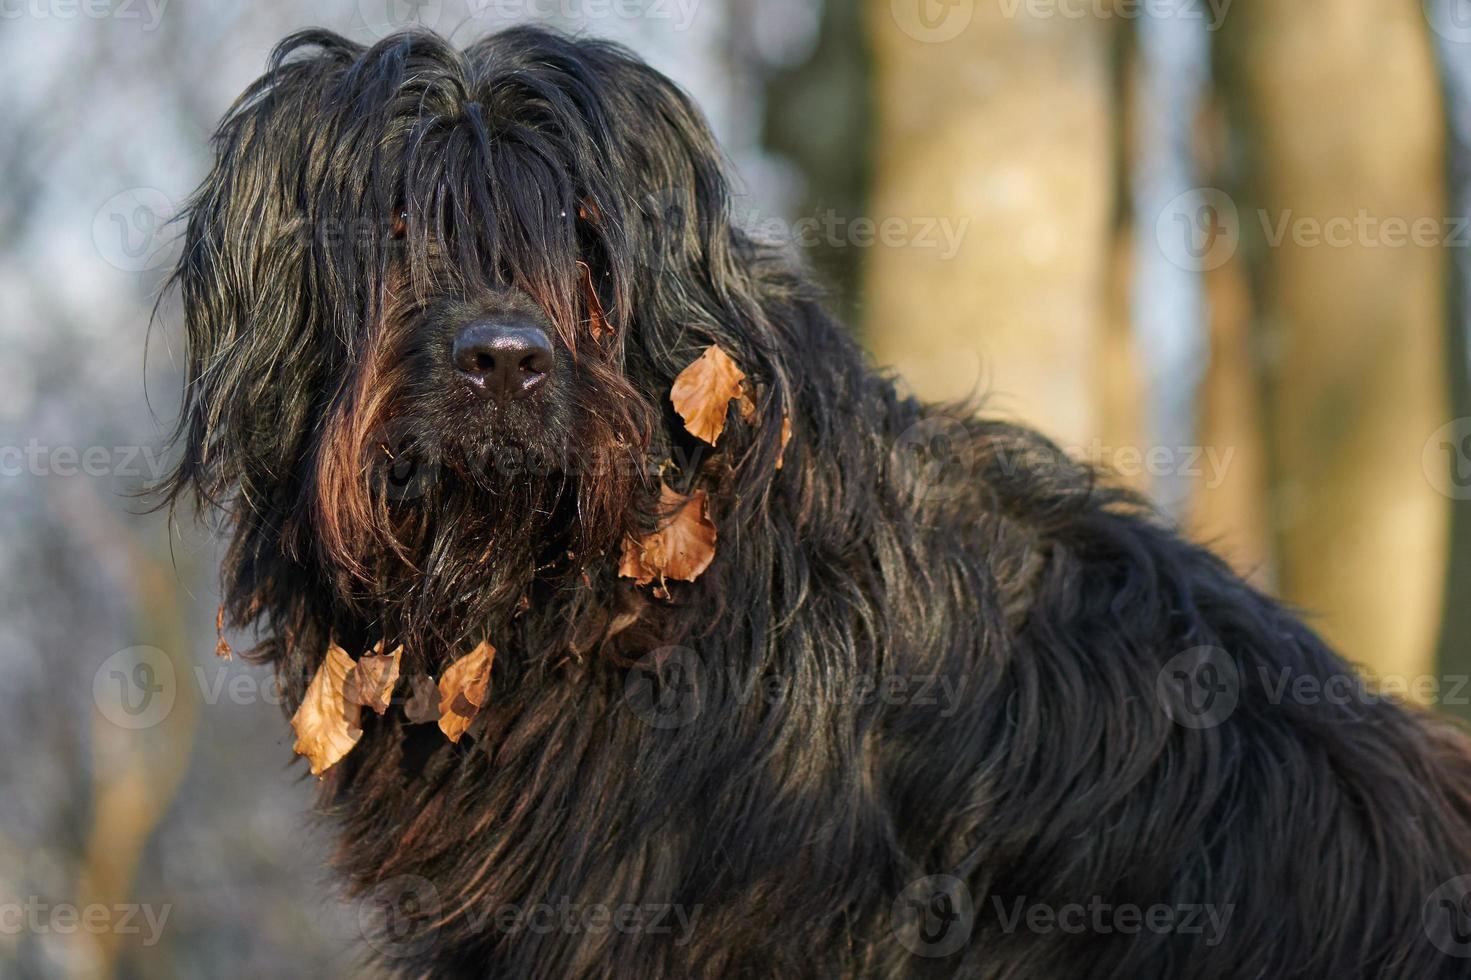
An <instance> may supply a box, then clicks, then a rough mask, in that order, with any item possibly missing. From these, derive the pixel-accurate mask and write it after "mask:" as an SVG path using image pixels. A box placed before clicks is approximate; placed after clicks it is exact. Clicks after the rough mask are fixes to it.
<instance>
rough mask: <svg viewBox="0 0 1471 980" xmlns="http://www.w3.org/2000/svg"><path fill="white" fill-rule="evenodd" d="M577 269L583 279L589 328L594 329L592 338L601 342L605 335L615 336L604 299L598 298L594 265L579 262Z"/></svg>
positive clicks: (583, 293)
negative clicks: (594, 280)
mask: <svg viewBox="0 0 1471 980" xmlns="http://www.w3.org/2000/svg"><path fill="white" fill-rule="evenodd" d="M577 271H578V274H579V275H580V277H581V280H582V298H583V301H584V302H585V303H586V304H587V320H588V329H589V330H591V331H592V339H593V340H596V341H598V342H600V343H601V342H602V339H603V338H604V337H611V336H613V334H614V332H615V331H614V330H613V325H612V324H611V323H609V322H608V317H607V315H606V314H605V313H604V312H603V301H602V300H601V299H599V298H598V288H597V285H596V284H595V283H594V282H593V278H592V266H590V265H588V264H587V263H586V262H578V263H577Z"/></svg>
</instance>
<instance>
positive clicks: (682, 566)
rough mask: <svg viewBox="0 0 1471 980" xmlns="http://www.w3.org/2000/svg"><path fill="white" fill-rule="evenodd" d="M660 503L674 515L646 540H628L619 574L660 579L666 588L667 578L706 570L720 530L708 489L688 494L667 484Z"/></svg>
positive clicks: (687, 577)
mask: <svg viewBox="0 0 1471 980" xmlns="http://www.w3.org/2000/svg"><path fill="white" fill-rule="evenodd" d="M660 505H661V507H662V509H663V510H664V511H665V513H667V514H669V515H671V516H669V517H668V518H667V519H666V521H665V523H664V524H663V525H662V526H661V527H660V528H659V529H658V530H657V531H655V532H654V533H653V534H650V535H648V536H647V537H645V538H644V539H643V540H642V541H634V540H633V539H631V538H630V539H629V540H627V541H625V542H624V545H623V559H622V561H621V562H619V565H618V574H619V575H621V576H623V577H624V578H631V579H633V580H634V581H635V582H636V583H637V584H639V585H648V584H649V583H650V582H653V581H655V580H656V579H657V580H658V582H659V586H660V588H661V589H664V588H665V585H664V580H665V579H671V578H672V579H677V580H679V581H681V582H693V581H694V580H695V579H697V578H699V577H700V576H701V575H702V574H704V572H705V569H707V568H709V567H710V563H711V562H712V561H714V560H715V540H716V537H717V534H716V530H715V525H714V524H713V523H712V522H711V521H710V517H709V506H710V500H709V495H708V494H707V493H706V492H705V491H704V490H696V491H695V492H694V493H693V494H692V495H691V496H689V497H685V496H682V495H681V494H679V493H677V492H676V491H674V490H671V489H670V488H669V487H668V486H665V487H664V488H663V490H662V491H661V493H660ZM666 594H667V592H666Z"/></svg>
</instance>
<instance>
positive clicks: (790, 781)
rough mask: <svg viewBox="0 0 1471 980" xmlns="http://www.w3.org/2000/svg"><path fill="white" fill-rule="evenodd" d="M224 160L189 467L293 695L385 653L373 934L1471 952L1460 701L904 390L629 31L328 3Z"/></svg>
mask: <svg viewBox="0 0 1471 980" xmlns="http://www.w3.org/2000/svg"><path fill="white" fill-rule="evenodd" d="M215 149H216V159H215V164H214V167H213V170H212V171H211V172H210V174H209V176H208V178H207V179H206V180H205V182H204V184H203V186H202V188H201V189H200V191H199V192H198V194H197V196H196V197H195V198H194V199H193V201H192V202H191V206H190V208H189V216H188V230H187V237H186V242H185V250H184V253H183V257H182V259H181V264H180V266H179V268H178V270H177V274H176V279H177V283H178V284H179V286H180V287H181V290H182V299H183V305H184V311H185V315H186V318H187V330H188V336H189V350H190V354H189V374H188V382H187V388H186V392H185V409H184V414H183V417H182V420H181V423H180V429H179V434H178V439H179V442H180V445H181V449H182V458H181V461H180V462H179V464H178V468H177V471H176V472H175V473H173V475H172V478H171V480H170V481H169V483H168V484H167V486H166V487H165V490H166V491H167V492H168V494H169V496H170V499H174V500H177V499H179V498H181V497H195V498H197V499H198V501H199V502H200V503H201V504H202V505H203V506H206V507H209V506H214V507H218V508H219V509H220V511H221V512H222V513H223V514H225V515H227V518H228V527H229V535H230V547H229V552H228V558H227V561H226V565H225V614H226V615H227V617H228V619H229V620H230V621H231V622H233V623H234V624H235V625H237V626H240V627H253V628H254V629H255V630H256V632H257V636H258V638H259V641H260V642H259V646H258V647H257V648H256V649H254V651H253V653H252V655H253V656H254V657H255V658H257V659H259V660H261V661H263V662H266V663H269V664H272V665H274V666H275V668H276V670H277V671H278V672H279V673H280V675H281V677H282V678H283V679H284V681H285V686H286V689H287V691H288V693H289V702H290V704H289V708H290V709H291V710H292V711H293V712H295V711H296V710H297V708H298V706H300V705H301V704H302V702H303V700H307V701H309V702H311V704H312V705H313V707H312V710H313V711H316V712H318V713H319V714H320V713H322V712H324V711H325V712H326V714H328V715H334V712H335V715H334V717H337V718H338V720H339V721H341V720H342V719H343V718H347V719H348V722H351V721H352V718H353V717H356V716H357V714H358V707H357V705H356V704H353V705H351V706H350V707H347V706H346V705H347V695H345V694H343V693H342V682H343V675H342V671H343V669H345V668H353V665H352V664H351V663H347V660H348V659H349V658H350V659H351V660H355V661H358V662H359V666H358V667H357V668H353V669H355V670H361V671H365V670H366V668H365V667H364V666H363V662H362V661H361V658H363V657H364V656H366V655H368V654H370V652H371V651H373V650H374V648H378V651H379V654H380V656H381V655H383V654H384V652H385V651H387V650H390V649H392V648H395V647H398V646H399V645H401V646H402V653H401V660H400V661H399V666H400V667H401V675H400V677H399V680H398V683H397V689H396V691H395V693H394V694H393V697H392V703H391V704H387V705H384V707H385V709H386V710H385V711H384V713H382V714H378V713H376V712H373V711H369V710H363V711H361V720H360V722H359V723H357V724H360V726H361V734H360V737H359V736H358V734H357V724H350V723H348V722H344V724H343V732H342V733H339V734H340V736H341V741H340V744H339V745H338V746H337V748H336V750H335V751H334V752H333V753H332V757H331V758H329V759H326V760H314V761H316V762H318V768H321V767H323V766H325V765H326V764H327V763H330V762H334V761H335V764H333V765H330V767H329V768H326V772H325V777H324V783H323V793H324V807H325V808H326V809H327V810H328V812H329V813H330V814H332V815H333V817H334V818H335V819H336V820H337V821H338V822H339V824H340V829H341V840H342V845H341V849H340V854H339V863H340V865H341V867H342V869H343V870H344V872H345V874H346V876H347V878H348V880H349V881H350V882H351V883H352V885H353V886H354V887H355V889H356V890H357V892H358V893H359V894H365V895H367V896H369V897H370V898H371V899H372V901H373V902H377V903H383V904H386V905H387V906H388V907H387V909H386V911H387V913H388V915H387V917H386V921H383V922H378V921H377V916H376V914H375V915H374V916H368V917H367V919H368V920H371V921H372V922H374V923H377V925H379V926H382V927H383V928H382V930H379V929H370V930H368V934H367V936H366V937H365V943H364V947H365V949H372V950H377V953H378V956H377V958H378V959H380V960H381V961H382V962H384V963H386V964H388V965H389V967H390V968H392V969H394V970H397V971H399V972H402V973H404V974H408V975H433V976H449V977H456V976H497V977H500V976H506V977H511V976H547V977H574V976H617V977H633V976H649V977H693V976H711V977H726V976H749V977H771V976H783V977H784V976H834V977H836V976H920V975H925V976H929V975H934V976H942V975H944V976H948V975H962V976H973V977H993V978H1034V977H1035V978H1059V977H1089V978H1120V980H1138V978H1155V977H1160V978H1171V977H1190V978H1193V980H1208V978H1231V980H1237V978H1270V980H1287V978H1324V977H1335V978H1347V977H1364V978H1368V977H1376V978H1382V977H1403V978H1415V980H1422V978H1426V977H1432V976H1451V975H1456V976H1463V975H1465V976H1471V959H1468V958H1467V956H1468V954H1471V917H1468V916H1467V915H1466V912H1467V909H1468V907H1471V899H1468V894H1471V879H1465V878H1462V877H1461V876H1462V875H1467V874H1471V755H1468V748H1467V742H1466V740H1465V739H1464V738H1463V737H1462V736H1461V735H1460V734H1459V733H1458V732H1457V731H1455V730H1453V729H1451V728H1450V727H1448V726H1447V725H1445V724H1443V723H1441V722H1439V721H1437V720H1435V719H1434V718H1432V717H1429V716H1427V715H1424V714H1421V713H1418V712H1416V711H1413V710H1410V709H1408V708H1405V707H1402V706H1399V705H1397V704H1395V703H1392V702H1391V701H1389V700H1386V699H1383V698H1380V697H1378V696H1376V695H1375V694H1374V693H1373V692H1372V691H1370V690H1368V689H1366V688H1364V687H1362V686H1361V685H1359V684H1358V683H1357V682H1355V681H1354V680H1353V676H1354V675H1353V673H1352V671H1351V669H1350V668H1349V667H1348V666H1347V665H1346V664H1345V663H1344V662H1343V661H1342V660H1340V659H1339V658H1338V657H1336V656H1335V655H1334V654H1333V653H1331V652H1330V651H1329V650H1327V649H1326V648H1325V647H1324V645H1323V644H1322V642H1320V641H1319V640H1318V638H1317V637H1315V636H1314V635H1313V633H1312V632H1311V631H1310V630H1309V629H1307V628H1306V627H1305V626H1303V625H1302V624H1301V623H1300V622H1299V621H1298V620H1297V619H1295V618H1294V616H1293V615H1292V614H1291V613H1289V612H1288V611H1286V610H1284V609H1283V608H1282V607H1281V606H1279V605H1278V604H1276V603H1275V602H1273V601H1272V600H1271V599H1269V598H1266V597H1264V596H1263V595H1261V594H1260V593H1258V592H1256V591H1254V590H1253V589H1252V588H1250V587H1249V586H1247V585H1246V584H1244V583H1243V582H1242V581H1241V580H1239V579H1238V578H1237V577H1236V576H1234V575H1233V574H1232V573H1231V572H1230V571H1228V570H1227V568H1226V567H1225V565H1223V564H1222V563H1221V562H1220V561H1219V560H1217V559H1216V558H1214V557H1212V556H1211V555H1210V554H1208V553H1207V552H1206V551H1204V550H1202V549H1200V548H1197V547H1194V546H1192V545H1190V544H1187V543H1185V542H1183V541H1181V540H1180V539H1179V538H1178V537H1177V536H1176V535H1175V534H1174V533H1173V532H1172V531H1171V530H1170V529H1169V528H1168V527H1167V526H1165V525H1164V524H1163V523H1162V522H1161V521H1160V520H1159V519H1157V518H1156V517H1155V516H1154V515H1153V514H1152V513H1151V512H1150V510H1149V509H1148V507H1147V506H1145V505H1144V504H1143V503H1141V502H1140V501H1139V500H1137V499H1136V498H1134V497H1132V496H1130V495H1128V494H1126V493H1124V492H1122V491H1119V490H1115V489H1111V488H1110V487H1109V486H1108V485H1107V484H1106V483H1105V482H1101V481H1100V478H1099V477H1098V475H1097V474H1095V473H1093V472H1091V471H1090V470H1089V469H1087V468H1085V467H1083V466H1080V465H1077V464H1075V463H1074V462H1071V461H1069V459H1067V458H1066V457H1065V456H1064V455H1063V454H1062V453H1061V452H1059V451H1058V450H1057V449H1056V448H1054V447H1053V446H1052V445H1050V444H1049V443H1047V442H1046V441H1045V440H1043V439H1042V438H1040V437H1038V436H1037V435H1035V434H1033V433H1031V432H1029V431H1027V430H1025V429H1023V428H1019V427H1015V426H1013V425H1009V424H1003V423H1001V422H997V421H983V420H978V419H977V418H975V417H973V416H972V415H971V414H970V413H967V412H959V411H954V412H941V411H939V410H936V409H933V408H930V407H926V406H924V405H921V404H917V403H916V402H914V401H911V400H907V399H904V398H901V397H899V396H898V395H896V393H895V390H894V387H893V385H892V383H891V382H890V380H888V379H887V378H885V377H884V376H882V375H881V374H879V373H876V372H875V371H873V370H871V369H870V368H869V367H868V366H867V365H866V363H865V361H864V358H863V356H862V354H861V353H860V351H859V350H858V349H857V348H856V347H855V346H854V344H853V343H852V342H851V340H850V339H849V337H848V335H847V334H846V333H845V331H844V330H843V329H842V328H840V327H839V326H838V325H837V324H836V323H834V322H833V321H832V320H831V319H830V318H829V317H828V315H827V314H825V313H824V312H823V309H822V307H821V305H820V303H819V298H818V297H817V295H816V294H815V291H814V289H813V287H812V286H811V285H810V284H809V283H808V282H807V281H806V279H805V278H804V276H803V275H802V274H801V273H800V272H799V271H797V270H796V269H794V267H793V265H792V263H791V262H790V261H789V260H788V259H786V258H784V257H783V255H782V254H780V253H779V252H778V251H776V250H775V249H773V248H771V247H768V246H764V245H762V244H759V243H757V242H755V241H753V240H752V239H751V238H750V237H748V236H747V235H746V234H743V233H742V231H741V230H740V229H738V228H737V227H735V226H734V225H733V223H732V219H731V213H730V210H731V209H730V199H729V191H728V187H727V183H726V179H725V177H724V176H723V173H722V167H721V162H720V154H719V152H718V150H717V147H716V146H715V144H714V142H713V141H712V139H711V136H710V134H709V132H708V130H707V128H706V126H705V124H704V122H703V121H702V119H701V117H700V115H699V113H698V112H697V110H696V109H695V107H694V106H693V105H691V103H690V101H689V100H688V99H687V98H686V97H685V96H684V95H683V94H682V93H681V92H680V91H679V90H678V89H676V88H675V86H674V85H672V84H671V83H670V82H669V81H668V80H667V79H665V78H663V77H662V76H660V75H659V74H658V73H656V72H654V71H653V70H651V69H650V68H648V67H647V66H645V65H644V64H642V63H641V62H640V61H638V60H637V59H636V58H635V57H633V56H632V55H631V54H629V53H628V52H627V51H625V50H623V49H621V48H619V47H616V46H613V45H610V44H604V43H598V42H594V41H586V40H574V39H570V38H567V37H564V36H560V35H557V34H553V33H549V32H546V31H543V30H536V29H530V28H521V29H516V30H510V31H506V32H504V33H500V34H497V35H495V36H492V37H489V38H486V39H485V40H482V41H480V42H478V43H476V44H474V45H472V46H470V47H469V48H466V49H464V50H459V49H456V48H454V47H452V46H450V45H449V44H448V43H447V42H446V41H444V40H442V39H441V38H439V37H436V36H434V35H432V34H428V33H410V34H400V35H397V36H394V37H390V38H388V39H386V40H384V41H381V42H380V43H378V44H375V45H373V46H372V47H371V48H366V49H365V48H364V47H362V46H359V45H357V44H354V43H350V42H348V41H346V40H344V39H342V38H340V37H337V36H335V35H333V34H329V33H325V32H320V31H311V32H306V33H302V34H298V35H296V36H293V37H291V38H289V39H287V40H286V41H285V42H284V43H283V44H282V45H281V46H280V48H279V49H278V51H277V52H276V55H275V57H274V58H273V59H272V62H271V65H270V68H269V70H268V71H267V73H266V74H265V76H264V77H263V78H262V79H260V80H259V81H258V82H257V83H255V84H254V85H253V86H252V87H251V88H250V89H249V91H247V92H246V93H245V94H244V96H243V97H242V98H241V99H240V101H239V102H238V103H237V104H236V105H235V106H234V107H233V108H232V109H231V111H230V113H229V115H228V116H227V118H226V119H225V120H224V122H223V124H222V125H221V127H220V129H219V131H218V133H217V135H216V137H215ZM711 348H716V349H717V351H716V353H715V354H710V355H706V352H707V351H709V350H710V349H711ZM702 355H706V357H707V360H706V361H705V362H704V363H705V365H706V366H716V367H723V368H725V373H724V375H723V376H722V377H723V378H724V381H725V382H730V383H731V384H733V385H734V387H728V388H722V387H721V385H720V384H716V383H714V382H712V381H711V378H709V377H707V378H705V379H704V380H705V381H706V382H710V383H709V384H706V385H705V386H704V388H701V386H700V385H698V384H696V385H695V386H694V387H695V389H696V390H695V392H694V395H695V396H696V397H695V400H696V401H699V400H700V399H701V398H703V401H704V404H703V406H702V407H698V411H696V412H695V414H696V416H700V415H701V413H703V416H704V418H703V421H700V420H699V418H697V419H696V420H695V421H691V419H690V418H688V417H687V416H688V415H689V414H690V413H689V412H688V411H686V410H683V409H681V410H676V406H675V404H674V403H673V401H672V400H671V389H672V388H673V387H674V385H675V382H676V379H677V378H680V377H681V375H685V378H686V380H687V381H688V380H689V375H687V374H686V369H687V368H689V367H690V365H691V364H692V363H694V362H696V361H697V360H699V359H700V358H701V357H702ZM717 355H718V356H717ZM712 357H713V358H714V360H713V361H712V360H710V359H709V358H712ZM716 361H719V362H720V363H719V364H716V363H715V362H716ZM716 373H717V374H718V373H719V372H716ZM741 376H744V380H743V381H742V380H739V379H740V378H741ZM695 380H696V381H699V380H700V379H699V378H696V379H695ZM720 380H721V378H720V377H716V378H715V379H714V381H720ZM687 394H688V393H687ZM722 422H723V429H720V425H719V424H720V423H722ZM712 427H713V428H714V429H720V431H718V434H717V433H716V432H714V431H712ZM702 430H703V435H704V438H701V437H699V436H697V435H696V432H701V431H702ZM1345 533H1352V530H1351V529H1347V528H1346V529H1345ZM712 538H713V541H712ZM712 544H713V547H714V556H713V561H709V564H708V567H705V563H706V561H707V560H709V558H710V555H709V550H710V547H711V545H712ZM482 643H489V644H491V645H492V646H494V647H495V648H496V650H497V651H498V653H497V654H496V655H495V656H494V660H493V667H491V668H489V669H490V679H489V691H488V694H487V693H486V692H485V690H484V684H478V685H477V683H474V682H471V683H467V684H464V685H462V689H459V688H456V689H453V690H451V691H450V692H449V694H448V696H447V698H446V696H445V692H444V691H443V690H442V688H444V686H445V682H446V680H447V678H449V677H451V676H452V675H456V671H458V670H459V667H456V668H454V669H453V670H452V669H451V664H456V665H463V664H465V663H468V662H469V661H468V660H466V659H465V658H467V657H473V656H475V655H474V654H472V653H471V651H472V650H475V649H477V648H478V649H479V650H480V656H481V657H482V658H483V657H484V656H485V655H486V654H485V651H486V649H487V648H486V647H484V646H481V644H482ZM380 644H381V646H380ZM329 648H330V649H334V650H338V651H339V655H340V656H341V657H342V660H341V661H340V662H337V664H336V668H335V669H336V670H337V671H338V675H337V677H336V686H334V683H333V680H332V677H331V676H330V675H331V670H328V669H325V668H323V664H324V658H326V659H327V660H328V661H329V662H328V667H331V666H332V662H330V661H331V658H328V657H327V653H328V651H329ZM379 662H380V663H382V662H383V661H379ZM482 662H483V661H482ZM319 670H321V671H322V673H320V674H319ZM472 672H473V671H472ZM430 677H433V678H436V679H437V680H436V681H435V682H434V683H429V682H428V681H427V678H430ZM463 680H464V677H463V676H461V677H459V681H463ZM481 680H483V677H482V678H481ZM459 681H457V682H456V683H459ZM388 683H389V687H390V688H391V687H392V686H393V685H392V680H391V677H390V679H389V682H388ZM435 683H437V684H439V685H440V688H441V689H436V687H435V686H434V684H435ZM426 685H427V686H426ZM348 686H351V685H348ZM450 687H451V688H455V685H454V684H451V685H450ZM359 693H361V692H359ZM309 695H310V696H309ZM333 697H336V698H337V701H336V702H333V700H332V698H333ZM437 698H438V700H437ZM370 700H371V699H366V700H365V701H364V702H363V703H368V701H370ZM426 705H427V706H428V709H429V710H427V711H426V710H425V708H426ZM441 714H444V715H445V716H446V717H448V715H457V716H458V718H459V720H460V722H461V725H460V728H461V729H463V728H464V727H465V726H466V725H468V729H469V730H468V731H467V732H463V737H459V738H458V739H457V740H455V741H451V740H450V739H449V738H446V733H453V734H454V735H456V736H458V735H460V734H461V731H460V730H455V729H454V726H453V724H450V723H446V722H444V721H441V725H440V726H436V724H434V721H435V719H436V718H438V717H439V716H440V715H441ZM354 738H356V739H357V741H356V744H354V743H353V741H352V740H353V739H354ZM344 752H345V754H343V753H344ZM338 755H341V758H340V760H337V759H336V756H338ZM400 899H402V900H401V901H400ZM373 907H376V906H373Z"/></svg>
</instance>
